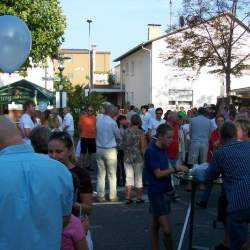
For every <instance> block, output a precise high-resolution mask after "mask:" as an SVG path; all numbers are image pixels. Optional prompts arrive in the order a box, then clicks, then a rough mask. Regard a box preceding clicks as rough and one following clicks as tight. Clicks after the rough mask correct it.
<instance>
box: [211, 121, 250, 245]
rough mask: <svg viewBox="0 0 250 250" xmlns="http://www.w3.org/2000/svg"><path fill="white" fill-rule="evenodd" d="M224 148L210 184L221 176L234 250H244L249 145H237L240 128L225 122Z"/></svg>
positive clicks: (249, 219)
mask: <svg viewBox="0 0 250 250" xmlns="http://www.w3.org/2000/svg"><path fill="white" fill-rule="evenodd" d="M220 134H221V142H222V144H223V147H221V148H220V149H219V150H217V151H216V152H215V154H214V156H213V159H212V162H211V164H210V166H209V167H208V169H207V175H208V179H209V180H213V179H216V178H218V177H219V175H220V174H221V175H222V179H223V186H224V189H225V192H226V196H227V200H228V211H227V213H228V222H229V227H230V241H231V242H230V243H231V248H230V249H231V250H236V249H237V250H239V249H242V246H243V244H244V243H245V242H246V240H247V234H248V225H247V223H250V142H248V141H237V140H236V138H237V128H236V126H235V125H234V124H233V123H230V122H226V123H225V124H224V125H223V126H222V128H221V130H220Z"/></svg>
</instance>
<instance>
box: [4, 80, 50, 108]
mask: <svg viewBox="0 0 250 250" xmlns="http://www.w3.org/2000/svg"><path fill="white" fill-rule="evenodd" d="M54 99H55V96H54V94H53V92H51V91H49V90H47V89H45V88H42V87H40V86H38V85H36V84H34V83H32V82H29V81H27V80H24V79H23V80H21V81H18V82H14V83H11V84H9V85H6V86H3V87H1V88H0V104H10V103H12V102H15V103H16V104H23V103H25V102H26V101H27V100H34V101H35V102H36V104H39V103H41V102H45V103H47V104H53V102H54Z"/></svg>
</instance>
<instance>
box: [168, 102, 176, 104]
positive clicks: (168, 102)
mask: <svg viewBox="0 0 250 250" xmlns="http://www.w3.org/2000/svg"><path fill="white" fill-rule="evenodd" d="M175 103H176V102H175V101H169V102H168V104H169V105H175Z"/></svg>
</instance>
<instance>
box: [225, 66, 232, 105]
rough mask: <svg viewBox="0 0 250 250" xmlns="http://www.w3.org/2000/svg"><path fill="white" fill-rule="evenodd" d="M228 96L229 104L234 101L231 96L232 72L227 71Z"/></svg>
mask: <svg viewBox="0 0 250 250" xmlns="http://www.w3.org/2000/svg"><path fill="white" fill-rule="evenodd" d="M226 97H227V105H229V104H231V103H232V98H231V72H229V71H226Z"/></svg>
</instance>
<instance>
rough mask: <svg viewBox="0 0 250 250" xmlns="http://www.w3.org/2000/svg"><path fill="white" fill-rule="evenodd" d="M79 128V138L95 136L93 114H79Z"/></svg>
mask: <svg viewBox="0 0 250 250" xmlns="http://www.w3.org/2000/svg"><path fill="white" fill-rule="evenodd" d="M79 128H80V130H81V133H80V137H81V138H88V139H94V138H95V137H96V117H95V116H94V115H81V116H80V119H79Z"/></svg>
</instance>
